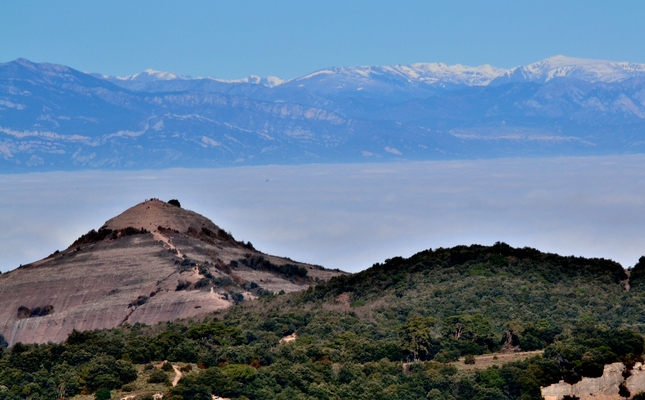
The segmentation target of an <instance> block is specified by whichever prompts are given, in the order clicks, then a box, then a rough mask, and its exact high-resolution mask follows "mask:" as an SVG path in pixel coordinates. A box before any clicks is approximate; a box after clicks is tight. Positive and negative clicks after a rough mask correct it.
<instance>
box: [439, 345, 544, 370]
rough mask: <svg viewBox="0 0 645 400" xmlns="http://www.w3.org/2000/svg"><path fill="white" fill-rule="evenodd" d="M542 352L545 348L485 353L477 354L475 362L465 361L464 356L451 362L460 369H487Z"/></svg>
mask: <svg viewBox="0 0 645 400" xmlns="http://www.w3.org/2000/svg"><path fill="white" fill-rule="evenodd" d="M542 353H544V350H535V351H520V352H511V353H495V354H484V355H482V356H475V363H474V364H466V363H464V360H465V358H464V357H461V358H460V359H459V361H456V362H453V363H451V364H452V365H454V366H455V367H457V369H458V370H460V371H470V370H475V369H486V368H488V367H492V366H494V365H497V366H500V365H502V364H507V363H509V362H513V361H520V360H524V359H527V358H530V357H534V356H538V355H540V354H542Z"/></svg>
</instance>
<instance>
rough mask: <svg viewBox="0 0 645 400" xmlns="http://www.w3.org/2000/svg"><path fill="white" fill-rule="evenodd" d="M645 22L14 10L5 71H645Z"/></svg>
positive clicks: (453, 9) (362, 13)
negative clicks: (580, 65) (547, 63)
mask: <svg viewBox="0 0 645 400" xmlns="http://www.w3.org/2000/svg"><path fill="white" fill-rule="evenodd" d="M643 15H645V2H643V1H640V0H625V1H620V2H601V1H589V0H570V1H561V0H557V1H554V0H542V1H539V2H538V1H532V2H529V1H517V0H508V1H507V0H489V1H477V0H469V1H461V0H455V1H448V0H445V1H430V0H423V1H421V0H401V1H396V2H395V1H381V0H353V1H344V0H325V1H319V0H311V1H295V0H294V1H285V0H275V1H250V0H235V1H204V0H191V1H183V2H179V1H168V0H155V1H149V0H139V1H123V0H112V1H104V0H102V1H97V0H74V1H72V0H60V1H44V0H40V1H12V2H9V1H5V2H2V4H1V5H0V43H1V45H0V62H7V61H12V60H14V59H16V58H19V57H24V58H27V59H30V60H31V61H36V62H51V63H57V64H63V65H67V66H70V67H72V68H76V69H79V70H81V71H85V72H99V73H103V74H111V75H131V74H135V73H138V72H141V71H143V70H145V69H147V68H152V69H156V70H161V71H170V72H175V73H178V74H181V75H188V76H193V77H197V76H210V77H217V78H223V79H235V78H242V77H245V76H248V75H252V74H254V75H259V76H270V75H273V76H278V77H280V78H283V79H290V78H295V77H298V76H302V75H306V74H308V73H310V72H313V71H316V70H319V69H323V68H327V67H333V66H357V65H394V64H411V63H415V62H444V63H447V64H457V63H461V64H464V65H471V66H475V65H481V64H491V65H495V66H498V67H504V68H511V67H514V66H518V65H526V64H529V63H532V62H536V61H539V60H541V59H544V58H547V57H550V56H554V55H566V56H570V57H581V58H594V59H605V60H613V61H630V62H638V63H645V41H643V40H641V39H642V38H643V37H645V24H643V23H642V17H643Z"/></svg>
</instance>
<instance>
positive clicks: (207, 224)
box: [0, 199, 342, 345]
mask: <svg viewBox="0 0 645 400" xmlns="http://www.w3.org/2000/svg"><path fill="white" fill-rule="evenodd" d="M339 274H342V272H340V271H332V270H327V269H324V268H322V267H319V266H313V265H309V264H303V263H298V262H294V261H292V260H290V259H287V258H281V257H275V256H270V255H266V254H263V253H261V252H259V251H257V250H255V249H254V248H253V247H252V245H251V244H250V243H243V242H238V241H236V240H235V239H234V238H233V237H232V236H231V235H230V234H228V233H227V232H225V231H224V230H222V229H221V228H220V227H218V226H217V225H215V224H214V223H213V222H212V221H210V220H209V219H207V218H205V217H203V216H201V215H199V214H197V213H195V212H192V211H188V210H184V209H182V208H180V207H179V206H177V205H173V204H169V203H166V202H163V201H160V200H156V199H153V200H147V201H144V202H143V203H140V204H137V205H136V206H134V207H132V208H130V209H128V210H126V211H125V212H123V213H122V214H121V215H119V216H117V217H115V218H112V219H110V220H108V221H107V222H106V223H105V224H104V225H103V226H102V227H101V228H100V229H99V230H98V231H95V230H92V231H90V232H88V233H87V234H85V235H83V236H81V237H80V238H79V239H78V240H76V241H75V242H74V243H73V244H72V245H71V246H70V247H69V248H67V249H66V250H64V251H60V252H55V253H54V254H52V255H50V256H49V257H47V258H45V259H43V260H40V261H37V262H34V263H32V264H28V265H24V266H21V267H20V268H18V269H16V270H14V271H11V272H9V273H6V274H2V275H0V304H2V307H0V334H2V335H4V337H5V338H6V339H7V341H8V342H9V344H10V345H12V344H14V343H17V342H23V343H31V342H35V343H44V342H48V341H52V342H60V341H62V340H64V339H65V338H66V337H67V335H68V334H69V333H70V332H71V331H72V330H73V329H76V330H91V329H102V328H112V327H116V326H120V325H123V324H125V323H127V324H134V323H137V322H141V323H145V324H155V323H157V322H160V321H170V320H174V319H177V318H188V317H198V316H200V315H202V314H205V313H208V312H211V311H215V310H219V309H224V308H227V307H229V306H231V305H232V304H234V303H236V302H239V301H248V300H252V299H254V298H256V297H258V296H262V295H266V294H269V293H270V292H273V293H278V292H280V291H285V292H290V291H296V290H301V289H304V288H307V287H309V286H310V285H314V284H316V283H318V282H321V281H325V280H328V279H329V278H331V277H333V276H335V275H339Z"/></svg>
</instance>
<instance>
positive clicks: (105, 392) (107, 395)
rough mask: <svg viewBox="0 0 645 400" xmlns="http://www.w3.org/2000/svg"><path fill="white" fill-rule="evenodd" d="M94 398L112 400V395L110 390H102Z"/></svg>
mask: <svg viewBox="0 0 645 400" xmlns="http://www.w3.org/2000/svg"><path fill="white" fill-rule="evenodd" d="M94 398H95V399H96V400H109V399H111V398H112V394H111V393H110V389H106V388H100V389H98V390H97V391H96V396H94Z"/></svg>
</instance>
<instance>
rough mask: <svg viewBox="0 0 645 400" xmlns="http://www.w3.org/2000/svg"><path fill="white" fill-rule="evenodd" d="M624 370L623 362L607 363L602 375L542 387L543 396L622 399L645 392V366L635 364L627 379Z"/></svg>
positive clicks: (552, 398)
mask: <svg viewBox="0 0 645 400" xmlns="http://www.w3.org/2000/svg"><path fill="white" fill-rule="evenodd" d="M624 372H625V365H623V363H613V364H608V365H605V368H604V370H603V374H602V376H600V377H598V378H582V380H581V381H580V382H578V383H575V384H573V385H571V384H568V383H566V382H564V381H560V382H559V383H556V384H553V385H551V386H547V387H545V388H542V397H543V398H544V399H545V400H562V399H563V398H564V396H572V397H578V398H579V399H580V400H622V399H625V398H631V397H633V396H634V395H635V394H638V393H641V392H645V367H643V365H642V364H641V363H636V365H634V368H632V370H631V371H630V374H629V376H628V377H627V378H626V379H625V377H624V375H623V373H624ZM621 386H623V390H622V391H621ZM625 389H626V391H625ZM627 392H629V394H628V393H627ZM621 394H622V396H621ZM623 396H625V397H623Z"/></svg>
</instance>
